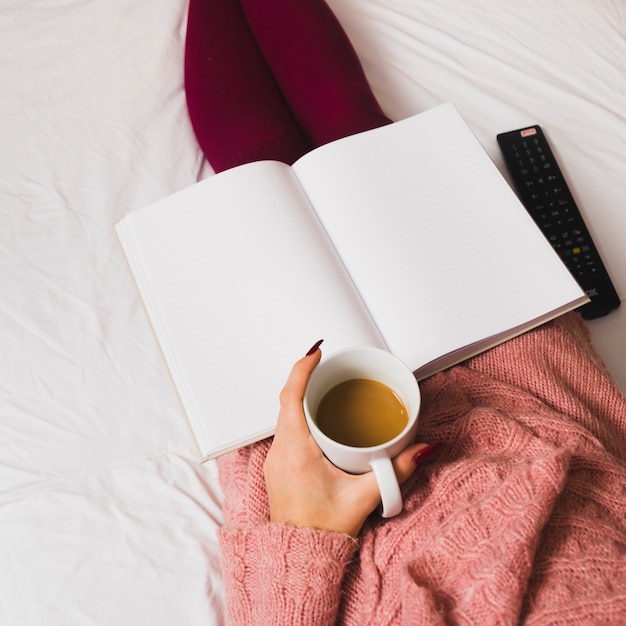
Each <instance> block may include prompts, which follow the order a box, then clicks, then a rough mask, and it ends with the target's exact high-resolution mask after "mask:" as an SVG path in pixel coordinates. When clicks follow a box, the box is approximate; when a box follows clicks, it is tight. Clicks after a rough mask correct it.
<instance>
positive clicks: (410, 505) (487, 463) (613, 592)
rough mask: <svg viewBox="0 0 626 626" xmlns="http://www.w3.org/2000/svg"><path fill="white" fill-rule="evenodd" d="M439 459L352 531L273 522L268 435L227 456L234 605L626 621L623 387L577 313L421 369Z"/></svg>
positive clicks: (243, 614) (233, 611) (370, 619)
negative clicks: (443, 367) (445, 366)
mask: <svg viewBox="0 0 626 626" xmlns="http://www.w3.org/2000/svg"><path fill="white" fill-rule="evenodd" d="M421 388H422V394H423V405H422V411H421V417H420V430H419V440H420V441H426V442H435V441H440V442H442V444H443V445H442V447H441V448H440V451H439V453H438V456H437V459H436V460H435V461H433V462H432V463H430V464H428V465H426V466H423V467H420V468H418V469H417V470H416V472H415V474H414V475H413V476H412V477H411V479H410V480H409V481H408V482H407V484H405V485H404V487H403V492H404V510H403V512H402V513H401V514H400V515H399V516H397V517H395V518H393V519H389V520H383V519H382V518H381V517H380V516H379V515H378V513H374V514H372V515H371V516H370V518H369V519H368V521H367V523H366V525H365V526H364V528H363V530H362V533H361V535H360V537H359V543H358V547H357V545H356V542H354V541H353V540H352V539H351V538H349V537H347V536H343V535H339V534H334V533H326V532H322V531H317V530H313V529H296V528H292V527H289V526H287V525H283V524H273V523H268V504H267V495H266V492H265V484H264V479H263V461H264V459H265V455H266V453H267V449H268V447H269V441H264V442H261V443H259V444H256V445H254V446H250V447H247V448H244V449H242V450H239V451H237V452H234V453H231V454H228V455H226V456H224V457H223V458H222V459H221V460H220V478H221V481H222V485H223V488H224V491H225V496H226V501H225V506H224V514H225V519H226V525H225V528H224V529H222V530H221V531H220V543H221V547H222V552H223V560H224V576H225V583H226V590H227V602H228V612H229V619H230V622H231V623H232V624H237V625H238V626H240V625H244V624H290V625H292V626H293V625H296V624H303V625H305V624H306V625H307V626H310V625H312V624H316V625H323V624H335V623H337V624H346V625H348V624H350V625H358V626H363V625H365V624H375V625H376V626H381V625H385V624H424V625H427V624H432V625H435V624H468V625H470V624H471V625H475V624H481V625H489V624H518V623H523V624H529V625H530V624H532V625H534V624H623V623H626V463H625V460H626V399H625V398H624V397H623V396H622V395H621V394H620V392H619V391H618V390H617V388H616V387H615V386H614V385H613V384H612V382H611V380H610V379H609V378H608V376H607V375H606V372H605V370H604V368H603V365H602V363H601V362H600V361H599V359H598V357H597V355H596V353H595V352H594V350H593V348H592V347H591V344H590V341H589V334H588V331H587V327H586V326H585V325H584V323H583V322H582V321H581V320H580V318H579V317H578V316H577V315H575V314H569V315H566V316H564V317H562V318H560V319H559V320H557V321H555V322H552V323H550V324H546V325H544V326H542V327H541V328H538V329H536V330H534V331H532V332H529V333H526V334H525V335H523V336H521V337H518V338H516V339H513V340H511V341H508V342H507V343H505V344H502V345H501V346H499V347H497V348H494V349H492V350H490V351H489V352H486V353H484V354H482V355H480V356H478V357H475V358H473V359H471V360H469V361H467V362H466V363H464V364H462V365H458V366H456V367H453V368H451V369H450V370H448V371H446V372H442V373H440V374H437V375H435V376H433V377H431V378H430V379H428V380H426V381H423V382H422V383H421Z"/></svg>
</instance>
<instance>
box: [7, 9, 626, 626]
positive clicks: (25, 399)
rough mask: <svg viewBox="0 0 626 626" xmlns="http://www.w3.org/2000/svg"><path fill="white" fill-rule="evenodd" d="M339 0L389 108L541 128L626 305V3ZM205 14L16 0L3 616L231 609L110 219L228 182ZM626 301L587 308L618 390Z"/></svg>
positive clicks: (10, 98) (209, 523)
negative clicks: (220, 153) (185, 79)
mask: <svg viewBox="0 0 626 626" xmlns="http://www.w3.org/2000/svg"><path fill="white" fill-rule="evenodd" d="M330 4H331V6H332V7H333V9H334V10H335V11H336V13H337V15H338V16H339V18H340V20H341V21H342V23H343V24H344V26H345V28H346V30H347V32H348V34H349V35H350V37H351V39H352V41H353V42H354V44H355V47H356V49H357V52H358V53H359V55H360V57H361V59H362V60H363V64H364V67H365V69H366V72H367V74H368V77H369V78H370V81H371V83H372V85H373V88H374V90H375V92H376V94H377V95H378V97H379V98H380V101H381V103H382V105H383V108H384V109H385V111H386V112H387V113H388V114H389V115H390V116H391V117H392V118H394V119H400V118H403V117H406V116H408V115H411V114H413V113H417V112H419V111H422V110H425V109H427V108H430V107H431V106H434V105H436V104H439V103H441V102H446V101H452V102H454V103H455V105H456V106H457V107H458V108H459V110H460V112H461V113H462V114H463V116H464V117H465V119H466V120H467V122H468V123H469V124H470V126H471V127H472V128H473V130H474V131H475V133H476V135H477V136H478V138H479V139H480V140H481V142H482V143H483V145H484V146H485V148H486V149H487V150H488V152H489V153H490V154H491V156H492V157H493V158H494V160H495V162H496V163H497V164H498V165H499V166H501V167H502V161H501V158H500V155H499V152H498V148H497V145H496V140H495V135H496V133H498V132H501V131H505V130H511V129H513V128H518V127H520V126H523V125H527V124H531V123H539V124H541V125H542V126H543V127H544V129H545V130H546V132H547V134H548V136H549V139H550V140H551V142H552V145H553V147H554V149H555V152H556V153H557V156H558V158H559V160H560V162H561V164H562V167H563V169H564V170H565V173H566V175H567V177H568V180H569V181H570V184H571V187H572V189H573V191H574V193H575V195H576V198H577V200H578V201H579V204H580V206H581V209H582V210H583V212H584V214H585V217H586V218H587V220H588V223H589V226H590V229H591V230H592V232H593V234H594V236H595V239H596V241H597V243H598V246H599V248H600V250H601V252H602V254H603V256H604V258H605V261H606V263H607V266H608V268H609V271H610V273H611V275H612V277H613V279H614V282H615V284H616V286H617V289H618V291H619V293H620V296H621V297H622V299H623V298H624V295H625V294H626V271H625V269H626V246H625V245H624V239H625V237H626V208H625V207H624V197H625V195H626V194H625V193H624V191H625V183H624V178H625V177H624V174H625V172H626V168H625V167H624V166H625V157H624V155H625V151H624V149H625V147H626V118H625V114H626V107H625V106H624V105H625V104H626V102H625V101H626V98H625V95H626V86H625V80H626V79H625V76H626V72H625V69H626V68H625V59H626V45H625V43H624V42H625V39H624V34H625V31H626V8H625V7H626V5H624V4H623V2H622V0H587V1H585V2H571V3H566V2H561V1H558V0H548V1H546V0H529V1H527V2H525V3H522V4H518V5H513V4H512V3H510V2H509V1H508V0H448V1H447V2H446V3H441V2H438V1H436V0H330ZM186 9H187V3H186V1H183V0H150V1H148V0H135V1H134V2H125V1H122V0H109V2H93V1H89V0H73V1H70V2H68V0H20V1H18V0H13V1H11V0H8V1H7V0H5V1H4V2H2V4H1V5H0V141H1V146H2V149H1V150H0V287H1V289H2V297H1V299H0V440H1V441H2V444H1V445H0V624H2V625H4V624H6V625H8V626H14V625H16V626H22V625H28V626H30V625H35V624H44V623H45V624H47V625H56V624H63V625H74V624H76V625H81V626H85V625H90V624H98V625H102V624H116V625H120V624H134V625H140V624H152V625H159V624H183V623H184V624H187V625H188V626H194V625H195V624H198V625H200V624H202V625H207V624H222V623H223V589H222V583H221V576H220V566H219V550H218V546H217V542H216V537H215V530H216V529H217V528H218V527H219V525H220V523H221V493H220V490H219V486H218V484H217V473H216V467H215V465H214V464H212V463H209V464H204V465H200V464H198V462H197V457H196V455H195V451H194V449H193V448H192V446H191V443H190V442H191V438H190V436H189V433H188V430H187V427H186V425H185V421H184V419H183V417H182V412H181V409H180V406H179V404H178V401H177V398H176V395H175V393H174V391H173V389H172V386H171V384H170V381H169V378H168V375H167V372H166V370H165V367H164V364H163V361H162V358H161V355H160V353H159V350H158V348H157V346H156V344H155V341H154V339H153V336H152V332H151V330H150V327H149V325H148V322H147V319H146V317H145V314H144V311H143V309H142V307H141V304H140V302H139V299H138V296H137V294H136V291H135V288H134V286H133V284H132V281H131V278H130V276H129V273H128V271H127V268H126V266H125V264H124V260H123V257H122V254H121V251H120V248H119V245H118V242H117V240H116V239H115V236H114V233H113V225H114V224H115V223H116V222H117V221H119V220H120V219H121V217H122V216H123V215H125V214H126V213H127V212H129V211H131V210H133V209H135V208H138V207H140V206H143V205H145V204H148V203H150V202H152V201H154V200H157V199H159V198H161V197H163V196H165V195H168V194H170V193H172V192H174V191H177V190H178V189H181V188H183V187H185V186H187V185H189V184H192V183H193V182H195V181H196V180H198V179H201V178H204V177H206V176H209V175H211V170H210V168H209V167H208V165H207V164H206V162H205V161H204V160H203V157H202V154H201V152H200V150H199V149H198V147H197V145H196V142H195V139H194V136H193V133H192V131H191V128H190V124H189V121H188V119H187V112H186V107H185V99H184V93H183V88H182V60H183V44H184V33H185V24H186ZM518 252H519V253H523V251H518ZM624 311H625V309H624V307H622V309H620V310H619V311H618V312H616V313H612V314H611V315H609V316H608V317H607V318H605V319H603V320H599V321H596V322H593V323H592V332H593V336H594V340H595V341H596V345H597V346H598V347H599V349H600V350H601V354H602V356H603V358H604V360H605V362H606V363H607V365H608V366H609V369H610V371H611V373H612V374H613V376H614V377H615V379H616V380H617V381H618V383H619V384H620V385H621V387H622V389H623V390H625V389H626V364H625V363H624V358H623V355H624V354H626V313H625V312H624ZM289 365H290V364H286V368H288V366H289ZM259 366H262V364H259Z"/></svg>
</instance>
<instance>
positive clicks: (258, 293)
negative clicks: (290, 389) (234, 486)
mask: <svg viewBox="0 0 626 626" xmlns="http://www.w3.org/2000/svg"><path fill="white" fill-rule="evenodd" d="M243 168H245V170H246V177H245V179H244V178H243V177H242V176H241V173H242V172H241V171H237V170H242V169H243ZM242 181H245V182H242ZM118 232H119V235H120V239H121V241H122V244H123V247H124V250H125V252H126V254H127V256H128V257H129V261H130V265H131V269H132V270H133V273H134V275H135V279H136V282H137V285H138V288H139V291H140V293H141V295H142V298H143V300H144V303H145V305H146V309H147V311H148V315H149V317H150V320H151V321H152V324H153V326H154V329H155V332H156V335H157V337H158V339H159V342H160V345H161V347H162V349H163V352H164V355H165V358H166V361H167V363H168V366H169V368H170V371H171V374H172V377H173V379H174V381H175V383H176V387H177V389H178V391H179V395H180V397H181V400H182V403H183V406H184V408H185V412H186V413H187V416H188V418H189V421H190V422H191V424H192V426H193V429H194V431H195V433H196V436H197V439H198V444H199V446H200V448H201V451H202V454H203V455H204V454H206V453H207V451H208V450H209V449H213V448H219V449H220V450H223V449H224V447H226V448H228V447H229V446H230V444H231V443H232V442H239V441H240V440H242V439H243V440H246V441H251V440H255V439H259V438H261V437H262V436H267V435H268V434H270V433H271V432H272V431H273V428H274V424H275V420H276V416H277V413H278V394H279V391H280V389H281V388H282V386H283V384H284V382H285V380H286V378H287V375H288V373H289V370H290V368H291V366H292V364H293V362H295V361H296V360H297V359H298V358H300V357H301V356H303V355H304V353H305V352H306V350H307V349H308V348H309V347H310V346H311V345H312V344H313V343H314V342H315V341H316V340H318V339H322V338H323V339H325V340H326V343H325V349H328V350H335V349H338V348H341V347H344V346H347V345H358V344H370V345H379V346H381V347H382V346H384V343H383V342H382V340H381V338H380V336H379V335H378V333H377V331H376V328H375V326H374V325H373V324H372V323H371V320H370V319H369V318H368V315H367V311H366V310H365V309H364V307H363V304H362V302H361V299H360V298H359V296H358V294H357V293H356V291H355V290H354V287H353V284H352V283H351V281H350V279H349V278H348V277H347V275H346V274H345V272H344V269H343V266H342V264H341V262H340V261H339V260H338V258H337V257H336V255H335V252H334V250H333V248H332V246H331V244H330V243H329V241H328V239H327V237H326V235H325V233H324V231H323V229H322V228H321V227H320V224H319V221H318V220H317V218H316V216H315V214H314V213H313V212H312V211H311V209H310V207H309V205H308V203H307V202H306V198H305V197H304V196H303V194H302V191H301V189H300V187H299V185H298V182H297V180H296V179H295V177H294V176H293V174H292V172H291V169H290V168H289V167H287V166H286V165H283V164H280V163H276V162H259V163H253V164H249V165H245V166H242V168H237V169H236V170H231V171H229V172H226V173H223V174H220V175H219V176H215V177H211V178H210V179H207V180H205V181H203V182H201V183H198V184H197V185H195V186H193V187H191V188H189V189H186V190H183V191H181V192H179V193H177V194H175V195H173V196H171V197H169V198H166V199H165V200H162V201H160V202H157V203H155V204H154V205H151V206H149V207H146V208H144V209H140V210H138V211H135V212H133V213H131V214H130V215H129V216H127V217H126V218H125V219H124V220H123V221H122V222H121V223H120V225H119V226H118Z"/></svg>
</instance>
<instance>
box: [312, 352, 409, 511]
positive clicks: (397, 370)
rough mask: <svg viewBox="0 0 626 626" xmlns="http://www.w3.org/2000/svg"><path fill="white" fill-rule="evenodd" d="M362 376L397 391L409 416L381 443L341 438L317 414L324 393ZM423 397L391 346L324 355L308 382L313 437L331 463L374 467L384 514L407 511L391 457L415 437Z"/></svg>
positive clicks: (353, 468) (360, 469)
mask: <svg viewBox="0 0 626 626" xmlns="http://www.w3.org/2000/svg"><path fill="white" fill-rule="evenodd" d="M356 378H366V379H370V380H375V381H378V382H380V383H383V384H384V385H387V387H390V388H391V389H393V391H395V393H396V394H397V395H398V397H399V398H400V400H401V401H402V402H403V403H404V406H405V407H406V409H407V412H408V417H409V419H408V422H407V425H406V426H405V428H404V429H403V430H402V432H401V433H400V434H399V435H397V436H396V437H394V438H393V439H390V440H389V441H387V442H385V443H382V444H380V445H377V446H371V447H367V448H359V447H353V446H347V445H345V444H342V443H339V442H337V441H335V440H334V439H331V438H330V437H328V436H327V435H326V434H324V433H323V432H322V431H321V430H320V429H319V427H318V426H317V423H316V421H315V416H316V412H317V407H318V405H319V403H320V401H321V399H322V398H323V397H324V395H325V394H326V393H327V392H328V391H329V390H330V389H332V388H333V387H334V386H335V385H338V384H339V383H341V382H343V381H346V380H352V379H356ZM420 401H421V396H420V390H419V385H418V383H417V380H416V379H415V376H414V375H413V373H412V372H411V370H410V369H409V368H408V367H407V366H406V365H405V364H404V363H403V362H402V361H400V359H398V358H397V357H395V356H394V355H392V354H391V353H390V352H387V351H385V350H381V349H379V348H372V347H358V348H347V349H345V350H341V351H339V352H335V353H334V354H331V355H329V356H328V357H325V358H322V361H321V362H320V363H319V364H318V365H317V367H316V368H315V370H313V373H312V374H311V377H310V379H309V382H308V384H307V388H306V391H305V394H304V413H305V415H306V419H307V423H308V426H309V430H310V431H311V434H312V435H313V438H314V439H315V441H316V442H317V444H318V445H319V446H320V448H321V449H322V452H323V453H324V454H325V455H326V457H327V458H328V459H329V460H330V461H331V463H333V464H334V465H336V466H337V467H339V468H341V469H343V470H345V471H346V472H350V473H351V474H364V473H365V472H368V471H371V470H373V471H374V474H375V476H376V480H377V482H378V488H379V489H380V495H381V498H382V503H383V512H382V515H383V517H393V516H394V515H397V514H398V513H400V511H402V494H401V492H400V485H399V484H398V479H397V477H396V473H395V471H394V469H393V464H392V462H391V459H393V458H394V457H395V456H397V455H398V454H399V453H400V452H402V450H404V448H406V447H407V446H409V445H410V444H411V443H413V440H414V438H415V432H416V430H417V418H418V415H419V409H420Z"/></svg>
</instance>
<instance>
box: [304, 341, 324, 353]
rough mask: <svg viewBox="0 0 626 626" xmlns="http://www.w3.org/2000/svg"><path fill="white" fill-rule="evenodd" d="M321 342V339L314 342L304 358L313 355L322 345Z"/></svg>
mask: <svg viewBox="0 0 626 626" xmlns="http://www.w3.org/2000/svg"><path fill="white" fill-rule="evenodd" d="M323 341H324V340H323V339H320V340H319V341H316V342H315V343H314V344H313V347H312V348H311V349H310V350H309V351H308V352H307V353H306V356H311V355H312V354H315V353H316V352H317V351H318V349H319V347H320V346H321V345H322V342H323Z"/></svg>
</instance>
